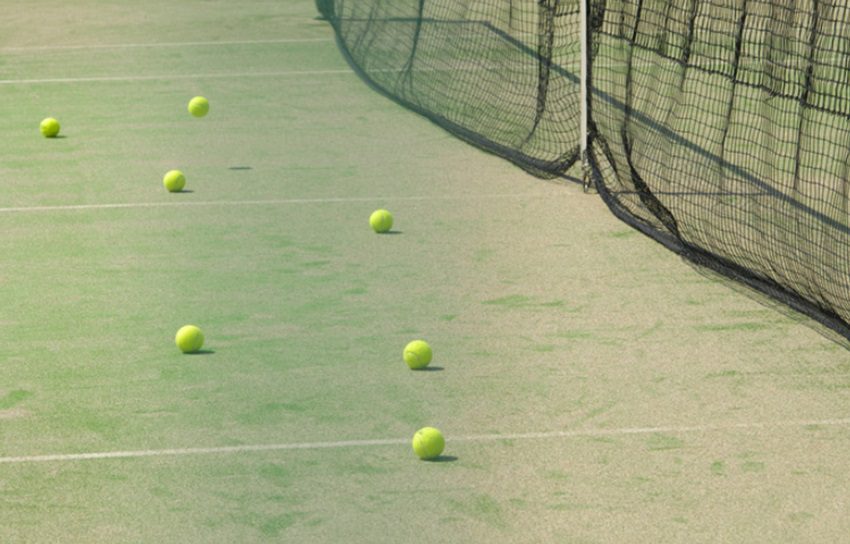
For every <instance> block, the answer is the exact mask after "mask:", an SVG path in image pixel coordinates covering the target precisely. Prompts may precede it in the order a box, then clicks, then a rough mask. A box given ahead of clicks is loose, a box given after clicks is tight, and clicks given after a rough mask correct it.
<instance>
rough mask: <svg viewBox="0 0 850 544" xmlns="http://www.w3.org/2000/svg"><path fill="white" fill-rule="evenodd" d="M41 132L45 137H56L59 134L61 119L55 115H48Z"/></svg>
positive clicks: (42, 123)
mask: <svg viewBox="0 0 850 544" xmlns="http://www.w3.org/2000/svg"><path fill="white" fill-rule="evenodd" d="M39 128H41V134H42V135H43V136H44V137H45V138H55V137H56V136H57V135H58V134H59V121H57V120H56V119H54V118H53V117H48V118H47V119H45V120H44V121H42V122H41V126H40V127H39Z"/></svg>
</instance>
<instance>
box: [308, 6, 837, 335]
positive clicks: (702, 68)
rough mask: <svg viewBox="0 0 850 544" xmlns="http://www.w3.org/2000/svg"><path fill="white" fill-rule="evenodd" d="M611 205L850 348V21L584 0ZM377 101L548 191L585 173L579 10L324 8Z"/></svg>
mask: <svg viewBox="0 0 850 544" xmlns="http://www.w3.org/2000/svg"><path fill="white" fill-rule="evenodd" d="M588 1H589V4H590V9H589V13H590V14H591V20H590V25H589V26H590V27H591V32H590V35H591V44H590V45H591V51H592V52H593V62H592V79H591V82H590V86H591V92H590V100H589V104H588V107H589V109H590V113H591V121H590V122H591V137H592V145H591V149H590V153H589V156H588V160H589V163H590V166H591V171H592V173H593V177H594V180H595V183H596V185H597V187H598V189H599V193H600V195H601V196H602V197H603V198H604V199H605V201H606V203H608V205H609V206H610V207H611V209H612V210H613V211H614V212H615V213H616V214H617V215H618V216H619V217H620V218H622V219H623V220H625V221H627V222H628V223H630V224H632V225H633V226H635V227H637V228H639V229H640V230H642V231H643V232H645V233H646V234H648V235H650V236H652V237H653V238H655V239H657V240H659V241H661V242H662V243H664V244H666V245H667V246H668V247H670V248H671V249H674V250H675V251H678V252H680V253H682V254H684V255H685V256H687V257H688V258H690V259H691V260H693V261H695V262H697V263H699V264H701V265H704V266H708V267H710V268H712V269H714V270H716V271H719V272H722V273H723V274H725V275H726V276H729V277H732V278H734V279H736V280H739V281H742V282H744V283H746V284H748V285H750V286H752V287H755V288H757V289H759V290H760V291H762V292H765V293H768V294H770V295H771V296H774V297H776V298H778V299H779V300H782V301H783V302H785V303H788V304H790V305H791V306H792V307H794V308H796V309H798V310H801V311H803V312H805V313H807V314H808V315H810V316H812V317H815V318H816V319H818V320H819V321H821V322H822V323H824V324H827V325H828V326H830V327H831V328H833V329H834V330H836V331H838V332H840V333H841V334H843V335H844V336H845V337H847V338H850V326H848V320H850V220H849V219H850V188H848V181H850V8H848V7H847V6H846V5H845V4H844V3H839V2H838V1H837V0H828V1H827V0H770V1H768V0H588ZM318 3H319V5H320V6H322V13H323V14H324V15H325V16H326V17H328V19H329V20H330V21H331V22H332V24H333V25H334V27H335V29H336V31H337V35H338V37H339V41H340V44H341V45H342V47H343V50H344V51H345V52H346V53H347V55H348V56H349V59H350V61H351V62H352V64H353V65H354V66H355V67H356V68H357V69H358V70H359V71H360V72H361V73H362V74H363V75H364V76H365V77H366V78H367V79H368V80H369V81H371V82H372V83H373V84H374V85H375V86H376V87H378V88H379V89H380V90H382V91H383V92H384V93H386V94H388V95H389V96H391V97H393V98H394V99H395V100H397V101H399V102H401V103H402V104H404V105H406V106H408V107H410V108H412V109H414V110H416V111H418V112H420V113H422V114H424V115H427V116H428V117H430V118H431V119H433V120H435V121H436V122H438V123H440V124H441V125H443V126H444V127H446V128H448V129H449V130H451V131H453V132H454V133H456V134H457V135H459V136H461V137H462V138H464V139H466V140H468V141H471V142H473V143H475V144H477V145H479V146H482V147H484V148H485V149H488V150H490V151H493V152H496V153H499V154H501V155H503V156H505V157H507V158H509V159H510V160H512V161H514V162H516V163H517V164H520V165H521V166H523V167H524V168H526V169H528V170H530V171H532V172H534V173H536V174H538V175H544V176H556V175H561V174H563V173H564V172H565V170H566V169H567V168H568V167H569V166H571V165H572V164H573V163H574V162H575V161H576V160H577V159H578V157H579V153H578V149H579V141H580V127H579V118H580V117H579V114H580V98H579V91H580V88H579V83H580V81H579V73H580V61H581V43H580V37H579V31H580V25H581V19H580V17H579V6H580V0H564V1H561V0H524V1H523V0H477V1H471V0H467V1H459V0H458V1H452V0H433V1H426V0H318Z"/></svg>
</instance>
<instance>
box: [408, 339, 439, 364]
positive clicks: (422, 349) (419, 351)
mask: <svg viewBox="0 0 850 544" xmlns="http://www.w3.org/2000/svg"><path fill="white" fill-rule="evenodd" d="M433 356H434V352H433V351H431V346H429V345H428V342H426V341H425V340H414V341H413V342H410V343H409V344H407V345H406V346H404V362H405V363H407V366H409V367H410V368H411V369H412V370H420V369H422V368H425V367H426V366H428V363H430V362H431V358H432V357H433Z"/></svg>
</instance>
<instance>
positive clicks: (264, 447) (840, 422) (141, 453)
mask: <svg viewBox="0 0 850 544" xmlns="http://www.w3.org/2000/svg"><path fill="white" fill-rule="evenodd" d="M810 426H815V427H838V426H850V418H846V419H822V420H793V421H777V422H750V423H717V424H706V425H690V426H676V425H665V426H657V427H621V428H614V429H575V430H571V431H551V432H531V433H513V434H483V435H466V436H459V437H454V438H453V437H451V436H449V437H448V438H447V442H449V443H452V442H499V441H514V440H545V439H559V438H593V437H601V436H607V437H610V436H633V435H645V434H658V433H671V434H687V433H707V432H713V431H735V430H749V431H753V430H769V429H782V428H791V427H810ZM409 443H410V439H409V438H384V439H369V440H340V441H334V442H295V443H283V444H246V445H240V446H220V447H206V448H199V447H196V448H169V449H151V450H125V451H102V452H88V453H61V454H49V455H21V456H8V457H0V464H25V463H46V462H68V461H93V460H104V459H138V458H145V457H176V456H189V455H210V454H228V453H253V452H267V451H291V450H319V449H340V448H357V447H368V446H397V445H404V444H409Z"/></svg>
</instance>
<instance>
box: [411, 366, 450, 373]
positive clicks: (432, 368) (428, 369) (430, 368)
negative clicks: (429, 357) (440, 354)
mask: <svg viewBox="0 0 850 544" xmlns="http://www.w3.org/2000/svg"><path fill="white" fill-rule="evenodd" d="M412 370H413V371H414V372H442V371H443V367H441V366H426V367H425V368H414V369H412Z"/></svg>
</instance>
